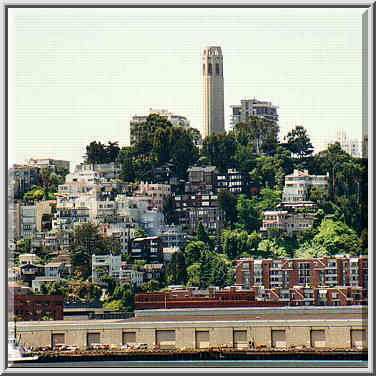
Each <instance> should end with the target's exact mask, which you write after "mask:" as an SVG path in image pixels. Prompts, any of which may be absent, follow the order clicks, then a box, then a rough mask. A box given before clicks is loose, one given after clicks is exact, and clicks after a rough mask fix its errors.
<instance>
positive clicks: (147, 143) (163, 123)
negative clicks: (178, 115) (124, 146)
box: [134, 114, 172, 156]
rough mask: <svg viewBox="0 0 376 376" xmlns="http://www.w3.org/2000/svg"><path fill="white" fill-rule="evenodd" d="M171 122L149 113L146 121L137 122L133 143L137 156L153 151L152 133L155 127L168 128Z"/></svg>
mask: <svg viewBox="0 0 376 376" xmlns="http://www.w3.org/2000/svg"><path fill="white" fill-rule="evenodd" d="M170 127H172V124H171V123H170V122H169V121H168V120H167V119H165V118H163V117H161V116H159V115H157V114H150V115H149V116H148V117H147V119H146V121H145V122H143V123H140V124H137V133H138V137H137V139H136V142H135V144H134V150H135V152H136V154H137V155H139V156H147V155H148V154H150V153H151V152H152V151H153V141H154V134H155V132H156V131H157V129H168V128H170Z"/></svg>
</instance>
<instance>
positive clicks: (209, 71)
mask: <svg viewBox="0 0 376 376" xmlns="http://www.w3.org/2000/svg"><path fill="white" fill-rule="evenodd" d="M211 74H212V64H211V63H209V65H208V75H211Z"/></svg>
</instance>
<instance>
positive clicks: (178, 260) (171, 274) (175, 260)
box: [166, 250, 187, 285]
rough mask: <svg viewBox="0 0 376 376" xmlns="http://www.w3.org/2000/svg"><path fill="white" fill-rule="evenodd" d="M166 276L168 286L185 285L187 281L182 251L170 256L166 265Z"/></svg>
mask: <svg viewBox="0 0 376 376" xmlns="http://www.w3.org/2000/svg"><path fill="white" fill-rule="evenodd" d="M166 275H167V283H168V284H172V285H180V284H185V282H186V280H187V271H186V265H185V256H184V253H183V252H182V251H180V250H179V251H177V252H175V253H174V254H173V255H172V257H171V260H170V261H169V262H168V264H167V269H166Z"/></svg>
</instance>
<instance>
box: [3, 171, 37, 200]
mask: <svg viewBox="0 0 376 376" xmlns="http://www.w3.org/2000/svg"><path fill="white" fill-rule="evenodd" d="M39 178H40V174H39V168H38V167H31V166H28V165H20V164H14V165H13V166H12V168H10V169H9V171H8V182H9V183H10V184H12V187H13V188H12V190H13V193H14V197H18V198H22V197H23V195H24V193H26V192H28V191H30V189H31V187H32V186H33V185H38V183H39Z"/></svg>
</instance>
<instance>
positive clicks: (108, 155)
mask: <svg viewBox="0 0 376 376" xmlns="http://www.w3.org/2000/svg"><path fill="white" fill-rule="evenodd" d="M119 151H120V148H119V145H118V142H117V141H116V142H111V141H108V144H107V145H105V144H102V143H101V142H100V141H92V142H91V143H90V144H89V145H87V146H86V154H85V156H84V159H85V163H89V164H101V163H112V162H115V161H116V159H117V157H118V155H119Z"/></svg>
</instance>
